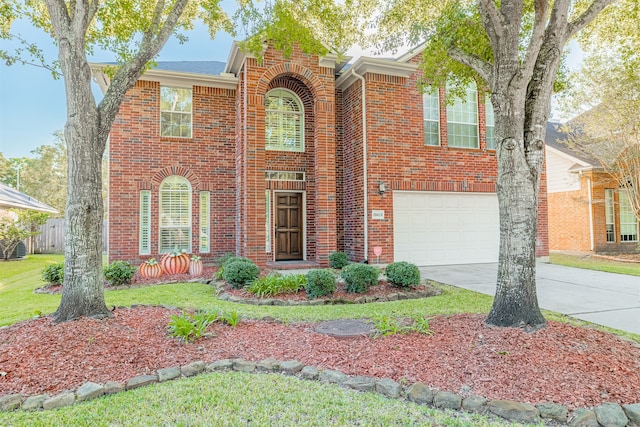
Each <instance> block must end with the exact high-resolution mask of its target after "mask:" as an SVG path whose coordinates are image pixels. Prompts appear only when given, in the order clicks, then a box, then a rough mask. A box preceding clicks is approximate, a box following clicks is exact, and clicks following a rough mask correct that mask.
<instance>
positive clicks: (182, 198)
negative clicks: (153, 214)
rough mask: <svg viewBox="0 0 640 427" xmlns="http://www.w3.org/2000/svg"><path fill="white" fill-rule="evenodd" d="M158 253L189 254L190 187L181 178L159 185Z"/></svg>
mask: <svg viewBox="0 0 640 427" xmlns="http://www.w3.org/2000/svg"><path fill="white" fill-rule="evenodd" d="M159 229H160V247H159V252H160V253H167V252H171V251H173V250H175V249H177V250H181V249H183V250H185V251H187V252H191V185H190V184H189V181H187V180H186V179H185V178H183V177H181V176H175V175H174V176H170V177H167V178H165V179H164V181H162V184H160V227H159Z"/></svg>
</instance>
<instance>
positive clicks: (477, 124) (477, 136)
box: [447, 84, 480, 150]
mask: <svg viewBox="0 0 640 427" xmlns="http://www.w3.org/2000/svg"><path fill="white" fill-rule="evenodd" d="M472 86H473V91H474V92H475V94H476V96H475V103H476V122H475V123H467V122H456V121H453V120H451V119H450V114H449V108H450V107H453V105H451V106H447V146H449V147H451V148H461V149H464V150H477V149H479V148H480V120H479V117H478V114H479V111H480V109H479V108H478V89H477V87H476V85H475V84H472ZM465 91H466V92H467V94H466V96H465V104H466V97H467V96H468V95H469V93H468V92H469V87H467V88H466V89H465ZM458 101H459V102H462V100H456V102H458ZM454 105H455V104H454ZM449 123H452V124H460V125H466V126H472V125H474V124H475V127H476V146H475V147H462V146H459V145H451V135H450V133H449Z"/></svg>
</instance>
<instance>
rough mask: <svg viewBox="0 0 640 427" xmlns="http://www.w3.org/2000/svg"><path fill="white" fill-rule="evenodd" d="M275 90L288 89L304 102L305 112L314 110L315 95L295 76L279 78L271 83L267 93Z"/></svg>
mask: <svg viewBox="0 0 640 427" xmlns="http://www.w3.org/2000/svg"><path fill="white" fill-rule="evenodd" d="M273 89H287V90H290V91H291V92H293V93H295V94H296V95H297V96H298V98H300V101H301V102H302V105H303V108H304V110H305V111H312V109H313V94H312V93H311V90H310V89H309V87H308V86H307V85H306V84H304V83H303V82H302V81H300V80H298V79H297V78H296V77H294V76H279V77H277V78H275V79H273V80H271V83H269V86H268V87H267V92H265V93H268V92H269V91H271V90H273Z"/></svg>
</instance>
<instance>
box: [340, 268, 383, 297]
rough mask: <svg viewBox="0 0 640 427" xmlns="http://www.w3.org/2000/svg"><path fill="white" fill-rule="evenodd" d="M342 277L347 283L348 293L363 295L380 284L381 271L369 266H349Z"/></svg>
mask: <svg viewBox="0 0 640 427" xmlns="http://www.w3.org/2000/svg"><path fill="white" fill-rule="evenodd" d="M340 276H341V277H342V278H343V279H344V281H345V282H347V292H351V293H357V294H362V293H365V292H367V291H368V290H369V287H371V286H374V285H376V284H377V283H378V277H379V276H380V270H379V269H378V268H376V267H374V266H373V265H369V264H349V265H347V266H346V267H345V268H343V269H342V271H341V272H340Z"/></svg>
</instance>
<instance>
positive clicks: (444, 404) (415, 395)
mask: <svg viewBox="0 0 640 427" xmlns="http://www.w3.org/2000/svg"><path fill="white" fill-rule="evenodd" d="M230 370H231V371H236V372H245V373H253V374H260V373H267V374H273V373H279V374H281V375H287V376H295V377H297V378H300V379H302V380H308V381H321V382H326V383H331V384H336V385H339V386H341V387H344V388H348V389H352V390H356V391H360V392H376V393H378V394H380V395H382V396H385V397H387V398H392V399H403V400H407V401H410V402H414V403H416V404H419V405H426V406H430V407H436V408H449V409H455V410H458V411H465V412H472V413H481V414H492V415H497V416H498V417H500V418H503V419H506V420H509V421H517V422H530V423H531V422H544V421H545V420H550V421H553V422H561V423H565V424H568V425H569V426H576V427H577V426H585V425H594V426H606V427H610V426H621V427H624V426H633V425H638V423H637V421H639V420H640V403H634V404H625V405H618V404H617V403H603V404H601V405H598V406H596V407H595V408H593V409H590V408H577V409H575V410H574V411H573V413H572V414H571V417H569V416H568V410H567V408H566V407H565V406H563V405H559V404H556V403H547V402H541V403H539V404H537V405H532V404H530V403H525V402H517V401H513V400H501V399H495V400H488V399H487V398H485V397H482V396H469V397H466V398H463V396H461V395H459V394H457V393H452V392H446V391H439V390H437V389H434V388H431V387H428V386H427V385H425V384H423V383H421V382H416V383H413V384H410V385H407V386H403V385H402V384H400V383H398V382H396V381H394V380H392V379H391V378H374V377H367V376H361V375H358V376H351V375H346V374H344V373H342V372H341V371H338V370H330V369H324V370H323V369H319V368H317V367H315V366H311V365H307V366H305V365H304V364H302V363H301V362H299V361H297V360H285V361H279V360H277V359H274V358H267V359H263V360H261V361H259V362H253V361H250V360H245V359H220V360H216V361H214V362H211V363H209V364H208V365H207V364H205V362H203V361H201V360H197V361H194V362H191V363H188V364H186V365H183V366H179V367H178V366H175V367H169V368H163V369H159V370H158V371H157V372H156V373H155V374H151V375H139V376H135V377H132V378H130V379H129V380H128V381H127V382H126V383H125V384H123V383H119V382H115V381H107V382H106V383H105V384H104V385H101V384H98V383H94V382H86V383H84V384H82V385H81V386H80V387H79V388H78V389H77V390H75V391H74V390H65V391H63V392H61V393H59V394H57V395H55V396H48V395H46V394H44V395H33V396H23V395H21V394H10V395H5V396H0V411H2V412H10V411H15V410H24V411H34V410H43V409H44V410H47V409H55V408H61V407H64V406H70V405H74V404H76V403H80V402H85V401H88V400H92V399H96V398H98V397H101V396H104V395H108V394H114V393H119V392H121V391H125V390H132V389H134V388H138V387H144V386H146V385H151V384H156V383H159V382H165V381H170V380H173V379H178V378H188V377H191V376H194V375H199V374H201V373H211V372H222V371H230ZM599 420H600V421H602V422H605V423H606V424H601V423H600V422H599ZM612 420H615V423H613V421H612ZM625 420H626V421H625Z"/></svg>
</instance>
